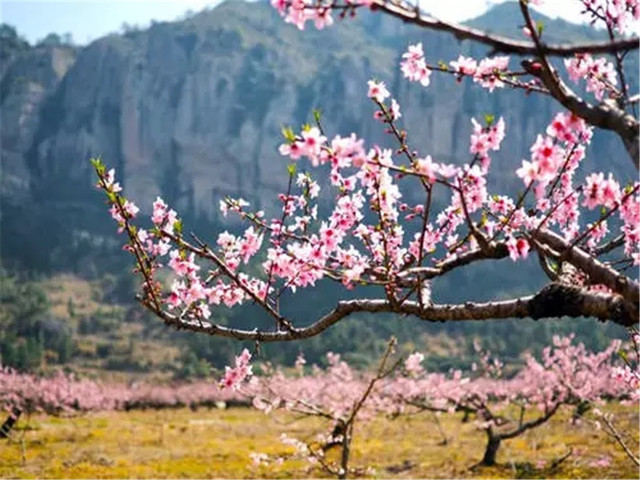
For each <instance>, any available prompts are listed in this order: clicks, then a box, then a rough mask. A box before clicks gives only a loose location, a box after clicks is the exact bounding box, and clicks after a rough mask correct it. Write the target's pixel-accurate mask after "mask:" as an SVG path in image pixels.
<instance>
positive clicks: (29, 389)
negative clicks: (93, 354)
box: [0, 366, 248, 415]
mask: <svg viewBox="0 0 640 480" xmlns="http://www.w3.org/2000/svg"><path fill="white" fill-rule="evenodd" d="M220 402H225V403H247V402H248V400H247V398H246V397H245V396H243V395H242V394H241V393H239V392H237V391H236V390H221V389H220V388H218V387H217V386H216V385H214V384H211V382H204V381H199V382H192V383H181V384H168V385H161V384H153V383H142V382H136V383H133V384H130V385H126V384H123V383H113V382H99V381H96V380H90V379H76V378H74V377H73V376H70V375H64V374H62V373H60V372H58V373H56V374H54V375H53V376H48V377H38V376H36V375H31V374H28V373H20V372H17V371H15V370H13V369H11V368H7V367H2V366H0V409H5V410H7V411H10V410H11V409H12V408H14V407H16V408H19V409H20V410H22V411H24V412H41V413H47V414H49V415H73V414H76V413H82V412H88V411H109V410H130V409H133V408H137V409H145V408H178V407H187V406H190V407H198V406H207V407H214V406H216V405H217V404H219V403H220Z"/></svg>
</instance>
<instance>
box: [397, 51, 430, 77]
mask: <svg viewBox="0 0 640 480" xmlns="http://www.w3.org/2000/svg"><path fill="white" fill-rule="evenodd" d="M402 58H403V60H402V62H400V68H401V70H402V74H403V75H404V77H405V78H408V79H409V80H410V81H411V82H420V83H421V84H422V86H423V87H428V86H429V83H430V80H429V77H430V76H431V70H430V69H429V68H428V67H427V63H426V61H425V59H424V52H423V50H422V43H417V44H415V45H409V48H408V50H407V52H406V53H403V54H402Z"/></svg>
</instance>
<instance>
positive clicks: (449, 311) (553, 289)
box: [146, 284, 637, 342]
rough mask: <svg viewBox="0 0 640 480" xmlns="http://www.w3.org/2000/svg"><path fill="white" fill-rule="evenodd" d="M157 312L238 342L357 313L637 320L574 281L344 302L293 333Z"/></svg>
mask: <svg viewBox="0 0 640 480" xmlns="http://www.w3.org/2000/svg"><path fill="white" fill-rule="evenodd" d="M146 306H147V307H148V308H150V309H151V310H153V311H154V312H156V314H157V315H158V316H160V317H161V318H162V319H163V320H164V321H165V323H166V324H167V325H171V326H173V327H175V328H177V329H180V330H189V331H192V332H201V333H207V334H210V335H217V336H221V337H230V338H235V339H237V340H252V341H259V342H281V341H292V340H300V339H303V338H309V337H313V336H315V335H318V334H320V333H322V332H323V331H325V330H326V329H327V328H329V327H331V326H332V325H334V324H335V323H337V322H339V321H340V320H342V319H343V318H345V317H347V316H349V315H351V314H352V313H357V312H363V313H365V312H366V313H396V314H406V315H414V316H416V317H418V318H419V319H421V320H424V321H427V322H445V321H467V320H487V321H488V320H499V319H505V318H533V319H541V318H561V317H564V316H568V317H596V318H598V319H601V320H611V321H613V322H615V323H618V324H620V325H624V326H632V325H635V324H636V323H637V309H635V310H634V309H633V308H630V307H629V304H628V302H625V301H624V300H623V299H622V297H620V296H618V295H607V294H604V293H590V292H587V291H586V290H584V289H581V288H579V287H574V286H568V285H559V284H551V285H549V286H547V287H545V288H543V289H542V290H541V291H540V292H539V293H538V294H536V295H534V296H528V297H521V298H516V299H512V300H503V301H494V302H484V303H480V302H466V303H464V304H439V305H430V306H428V307H421V306H420V304H419V303H418V302H414V301H406V302H404V303H402V304H401V305H398V304H392V303H390V302H389V301H387V300H382V299H362V300H344V301H341V302H339V303H338V306H337V307H336V308H335V309H334V310H332V311H331V312H329V313H328V314H326V315H324V316H323V317H322V318H320V319H319V320H317V321H316V322H314V323H312V324H311V325H309V326H307V327H302V328H293V327H292V328H291V330H287V331H278V332H263V331H258V330H257V329H255V330H241V329H235V328H228V327H224V326H220V325H216V324H211V323H205V322H202V321H199V320H187V319H181V318H180V317H177V316H175V315H172V314H170V313H168V312H165V311H156V310H154V309H153V306H151V305H148V304H147V305H146Z"/></svg>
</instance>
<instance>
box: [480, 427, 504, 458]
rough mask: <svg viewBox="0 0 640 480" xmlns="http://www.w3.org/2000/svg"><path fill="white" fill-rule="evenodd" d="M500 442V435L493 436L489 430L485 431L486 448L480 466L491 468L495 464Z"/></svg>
mask: <svg viewBox="0 0 640 480" xmlns="http://www.w3.org/2000/svg"><path fill="white" fill-rule="evenodd" d="M501 440H502V438H501V437H500V435H497V434H494V433H493V431H491V430H487V446H486V448H485V451H484V457H482V461H481V462H480V465H486V466H491V465H495V464H496V456H497V454H498V449H499V448H500V441H501Z"/></svg>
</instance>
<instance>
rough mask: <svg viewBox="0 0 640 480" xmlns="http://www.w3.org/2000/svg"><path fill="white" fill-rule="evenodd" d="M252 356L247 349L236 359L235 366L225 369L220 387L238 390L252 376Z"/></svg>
mask: <svg viewBox="0 0 640 480" xmlns="http://www.w3.org/2000/svg"><path fill="white" fill-rule="evenodd" d="M250 361H251V354H250V353H249V350H247V349H246V348H245V349H244V350H243V351H242V353H241V354H240V355H238V356H237V357H236V359H235V366H234V367H233V368H231V367H225V372H224V377H223V378H222V380H220V386H221V387H222V388H226V389H233V390H237V389H238V388H239V387H240V384H241V383H242V382H243V381H244V380H245V379H246V378H247V377H250V376H251V375H252V372H253V367H252V366H251V365H249V362H250Z"/></svg>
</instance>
